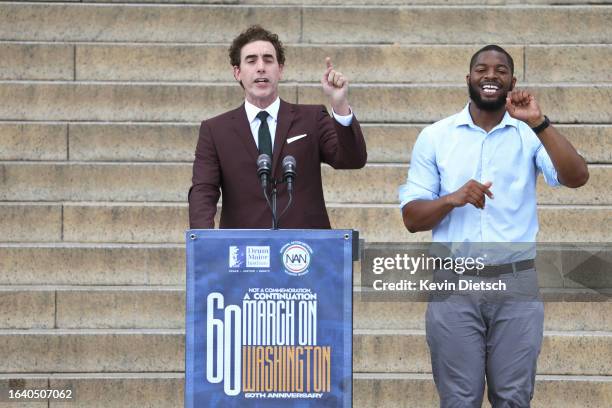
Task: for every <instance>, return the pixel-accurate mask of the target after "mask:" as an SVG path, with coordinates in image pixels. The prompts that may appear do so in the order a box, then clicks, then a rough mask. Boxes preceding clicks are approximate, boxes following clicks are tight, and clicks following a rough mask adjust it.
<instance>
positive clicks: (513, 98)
mask: <svg viewBox="0 0 612 408" xmlns="http://www.w3.org/2000/svg"><path fill="white" fill-rule="evenodd" d="M506 110H507V111H508V113H509V114H510V116H512V117H513V118H515V119H518V120H522V121H523V122H526V123H527V124H528V125H529V126H531V127H532V128H533V127H536V126H538V125H541V124H542V123H543V122H544V116H542V111H541V110H540V107H539V106H538V103H537V102H536V100H535V98H534V97H533V95H531V94H530V93H529V92H527V91H520V90H515V91H512V92H510V93H509V94H508V97H507V98H506Z"/></svg>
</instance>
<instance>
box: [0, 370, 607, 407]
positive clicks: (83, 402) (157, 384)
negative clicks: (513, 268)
mask: <svg viewBox="0 0 612 408" xmlns="http://www.w3.org/2000/svg"><path fill="white" fill-rule="evenodd" d="M9 380H13V381H14V382H15V380H19V385H20V386H21V387H23V388H25V389H36V388H39V389H40V387H46V386H49V389H58V390H61V389H72V390H74V395H75V396H76V397H77V398H76V399H75V400H74V401H70V402H62V401H50V403H49V407H50V408H74V407H83V408H111V407H128V406H129V407H137V406H138V407H145V406H146V407H151V408H179V407H183V393H184V374H183V373H166V372H160V373H98V374H90V373H78V374H77V373H75V374H30V375H27V374H14V375H11V374H2V375H0V383H1V382H8V381H9ZM117 390H121V391H122V392H117ZM101 395H104V396H105V398H100V396H101ZM485 400H486V398H485ZM610 401H612V379H611V378H610V377H605V376H597V377H595V376H553V375H538V376H537V377H536V391H535V395H534V399H533V401H532V405H533V407H534V408H541V407H551V406H554V407H559V408H584V407H594V408H595V407H597V408H600V407H606V406H608V405H609V402H610ZM0 404H2V403H1V402H0ZM353 404H354V406H355V407H358V408H371V407H376V408H404V407H406V406H409V407H419V408H437V407H439V400H438V396H437V394H436V391H435V386H434V383H433V378H432V376H431V375H430V374H409V373H403V374H380V373H355V374H354V375H353ZM21 406H24V407H28V408H29V405H20V407H21ZM32 406H33V407H39V406H40V404H38V405H36V403H33V404H32ZM45 406H46V405H45ZM488 406H489V405H488V404H487V403H486V402H485V403H484V404H483V407H488ZM0 407H3V406H2V405H0ZM3 408H4V407H3ZM7 408H10V406H7Z"/></svg>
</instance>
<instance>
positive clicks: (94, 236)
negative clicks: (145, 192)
mask: <svg viewBox="0 0 612 408" xmlns="http://www.w3.org/2000/svg"><path fill="white" fill-rule="evenodd" d="M327 210H328V213H329V215H330V219H331V223H332V226H333V227H334V228H337V229H344V228H348V229H351V228H352V229H356V230H358V231H360V234H361V237H362V238H364V239H365V240H366V241H369V242H426V241H430V240H431V233H428V232H422V233H417V234H410V233H409V232H408V231H407V230H406V229H405V228H404V225H403V222H402V218H401V214H400V210H399V207H398V206H395V205H389V204H370V205H368V204H337V203H328V205H327ZM50 212H51V213H53V214H54V217H53V218H51V217H49V213H50ZM17 216H18V217H19V218H16V217H17ZM611 216H612V208H610V207H605V206H601V207H600V206H597V207H596V206H541V207H540V209H539V223H540V233H539V235H538V240H539V241H540V242H608V241H609V238H610V237H609V233H608V231H607V230H605V229H602V228H599V226H602V225H609V224H610V217H611ZM48 217H49V218H48ZM24 220H28V221H29V222H30V223H28V224H25V225H31V226H33V231H34V232H31V231H30V230H26V229H24V228H23V225H24ZM43 223H44V225H43ZM188 224H189V220H188V215H187V204H183V203H165V204H164V203H158V204H151V203H65V204H60V203H55V204H51V203H49V204H44V205H40V204H35V205H31V204H29V203H1V202H0V231H2V236H0V242H58V241H65V242H88V243H91V242H116V243H183V242H184V232H185V230H186V229H187V227H188ZM5 231H8V232H5ZM37 233H38V234H37Z"/></svg>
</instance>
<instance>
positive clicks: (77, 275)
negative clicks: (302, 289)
mask: <svg viewBox="0 0 612 408" xmlns="http://www.w3.org/2000/svg"><path fill="white" fill-rule="evenodd" d="M183 245H184V244H100V243H92V244H70V243H48V244H23V243H22V244H11V243H5V244H0V285H135V286H141V285H152V286H159V285H184V284H185V252H184V248H183ZM407 245H408V244H407V243H404V244H396V243H391V242H388V243H385V244H371V245H369V244H366V250H367V251H370V254H374V253H375V252H374V251H377V252H376V255H369V256H370V260H368V259H364V260H363V261H362V262H364V264H362V265H360V264H356V267H355V269H354V274H353V284H354V285H355V287H356V288H357V287H363V290H364V291H365V290H368V289H371V287H372V286H371V285H372V280H373V277H372V276H370V275H368V276H367V277H366V276H364V277H362V276H361V275H362V272H361V269H363V268H368V269H370V268H371V265H369V264H365V262H371V257H372V256H385V257H388V256H390V257H395V255H396V254H403V253H411V252H412V254H413V255H414V256H417V257H418V256H420V254H421V253H423V251H424V250H423V249H421V250H418V251H416V250H415V251H410V250H409V249H408V248H414V245H412V246H411V247H408V246H407ZM562 246H563V247H566V248H567V244H565V245H562ZM559 248H560V246H559V245H557V244H552V247H550V246H547V245H546V244H542V245H539V248H538V258H537V260H536V266H537V268H538V273H539V284H540V287H541V288H544V289H550V290H551V291H552V292H551V291H549V292H550V293H549V292H545V293H544V296H545V299H546V300H549V301H560V300H564V301H577V300H580V301H582V300H589V301H593V300H595V299H596V298H597V296H594V295H596V293H589V291H588V290H587V289H589V288H590V289H598V290H600V289H609V288H612V281H611V280H610V275H609V274H608V275H606V274H605V273H604V272H603V271H595V270H593V269H591V271H592V272H593V273H592V274H591V275H589V278H590V279H589V280H587V279H586V277H582V276H577V275H575V274H573V275H569V274H570V273H571V272H572V271H575V269H570V268H575V267H576V266H577V265H567V264H566V263H565V262H566V261H563V260H562V258H561V256H560V252H559ZM570 248H573V249H576V248H579V247H576V246H575V244H571V245H570ZM381 249H384V251H381ZM584 261H586V259H584ZM585 266H590V267H591V268H594V265H593V264H592V263H591V264H586V265H585ZM364 270H365V269H364ZM595 272H597V273H595ZM368 273H371V272H368ZM403 274H405V272H404V271H401V270H400V271H397V270H389V271H387V272H386V273H385V274H383V275H379V276H376V277H375V278H376V279H380V280H382V281H383V282H397V281H400V280H401V279H406V278H407V277H406V276H404V275H403ZM568 275H569V276H568ZM421 278H423V279H427V276H426V272H424V273H423V274H419V275H416V276H415V277H414V279H421ZM583 285H584V286H583ZM559 289H568V290H579V291H580V293H567V294H565V295H563V293H559ZM585 290H586V291H585ZM556 295H557V296H556ZM591 295H593V296H591ZM364 296H366V298H367V299H371V300H376V301H380V300H381V296H382V298H383V299H385V297H387V296H388V298H387V299H389V300H391V298H392V296H391V293H389V292H384V293H382V295H381V296H371V294H368V293H364ZM555 296H556V297H555ZM394 299H395V298H394ZM395 300H399V301H406V300H408V299H407V298H406V297H399V298H397V299H395Z"/></svg>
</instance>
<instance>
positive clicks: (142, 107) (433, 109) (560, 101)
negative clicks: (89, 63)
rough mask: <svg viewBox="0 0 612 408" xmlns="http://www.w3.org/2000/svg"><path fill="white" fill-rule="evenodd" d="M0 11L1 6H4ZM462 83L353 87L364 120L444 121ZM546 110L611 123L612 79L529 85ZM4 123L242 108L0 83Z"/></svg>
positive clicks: (121, 86)
mask: <svg viewBox="0 0 612 408" xmlns="http://www.w3.org/2000/svg"><path fill="white" fill-rule="evenodd" d="M0 8H1V4H0ZM465 88H466V87H465V85H442V84H409V85H407V84H404V85H402V84H389V85H380V84H371V85H369V84H367V85H366V84H359V85H353V86H351V104H352V106H353V108H354V111H355V114H356V116H357V117H358V118H359V120H361V121H364V122H416V123H425V122H433V121H437V120H440V119H442V118H444V117H446V116H448V115H451V114H454V113H456V112H457V111H460V110H461V109H462V107H463V106H465V104H466V103H467V100H468V95H467V91H466V89H465ZM525 88H526V89H529V90H531V91H532V92H533V93H534V94H535V96H536V97H537V99H538V101H539V103H540V106H541V107H542V109H543V110H544V112H546V114H547V115H548V116H549V117H550V118H551V119H552V120H553V121H555V122H557V123H578V122H580V123H604V124H606V123H608V124H609V123H612V112H610V111H608V110H606V109H599V110H596V109H593V108H592V107H593V106H608V105H609V104H610V101H611V100H612V84H606V83H597V84H593V85H588V86H587V85H576V84H526V85H525ZM279 92H280V96H281V97H282V98H284V99H286V100H287V101H289V102H296V101H297V102H299V103H315V104H321V103H326V98H325V97H324V96H323V93H322V90H321V87H320V85H314V84H300V85H292V84H286V85H281V87H280V91H279ZM0 98H2V99H4V100H11V101H13V102H12V103H11V104H6V105H2V106H0V120H10V121H13V120H15V121H22V120H32V121H111V122H118V121H135V122H142V121H145V122H146V121H154V122H157V121H177V122H199V121H201V120H203V119H206V118H210V117H212V116H214V115H217V114H219V113H221V112H224V111H227V110H229V109H233V108H235V107H236V106H239V105H240V104H241V103H242V101H243V98H244V96H243V92H242V90H241V88H240V87H239V86H238V85H236V84H233V83H232V84H218V83H215V84H184V83H163V84H162V83H155V84H151V83H139V84H135V83H126V82H121V83H116V82H112V83H106V82H105V83H100V82H96V83H92V82H61V81H54V82H40V81H38V82H32V81H21V82H14V81H9V82H7V81H3V82H0Z"/></svg>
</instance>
